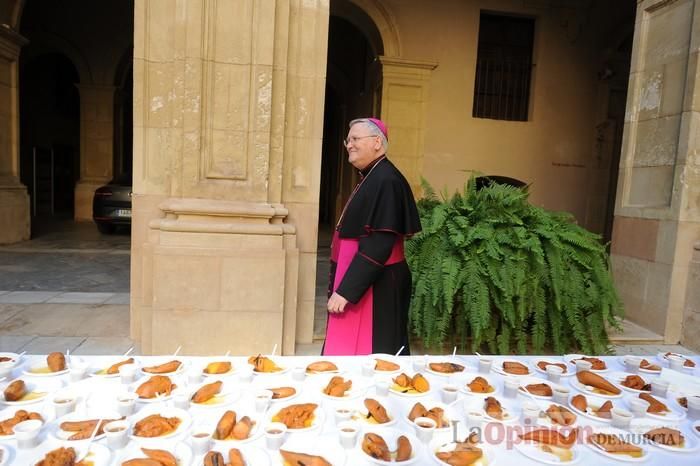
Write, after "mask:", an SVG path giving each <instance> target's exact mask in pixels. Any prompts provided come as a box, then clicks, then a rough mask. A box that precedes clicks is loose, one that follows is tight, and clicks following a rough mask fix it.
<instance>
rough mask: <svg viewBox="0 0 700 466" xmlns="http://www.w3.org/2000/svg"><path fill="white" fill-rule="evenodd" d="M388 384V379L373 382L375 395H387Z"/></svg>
mask: <svg viewBox="0 0 700 466" xmlns="http://www.w3.org/2000/svg"><path fill="white" fill-rule="evenodd" d="M389 386H390V384H389V381H388V380H386V379H380V380H377V383H375V384H374V391H375V392H376V393H377V396H387V395H388V394H389Z"/></svg>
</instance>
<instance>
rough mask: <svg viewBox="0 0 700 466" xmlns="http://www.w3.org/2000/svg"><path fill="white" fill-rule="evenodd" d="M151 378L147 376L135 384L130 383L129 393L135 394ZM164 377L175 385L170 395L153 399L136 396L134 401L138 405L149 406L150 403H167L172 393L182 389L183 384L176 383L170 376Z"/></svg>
mask: <svg viewBox="0 0 700 466" xmlns="http://www.w3.org/2000/svg"><path fill="white" fill-rule="evenodd" d="M158 375H160V374H158ZM151 377H153V375H147V376H144V377H141V378H140V379H139V380H137V381H136V382H134V383H132V384H131V385H129V388H128V391H129V393H133V394H136V390H137V389H138V388H139V387H140V386H141V385H142V384H144V383H146V382H147V381H148V380H149V379H150V378H151ZM166 377H170V381H171V382H172V383H174V384H175V385H176V387H175V388H173V389H172V390H170V394H169V395H162V396H158V397H155V398H141V397H139V396H138V395H137V398H136V401H137V402H139V403H146V404H150V403H161V402H163V401H168V400H169V399H171V398H172V397H173V392H174V391H175V390H176V389H177V388H180V387H182V385H183V384H181V383H179V382H178V381H176V380H175V379H174V378H173V377H171V376H169V375H166Z"/></svg>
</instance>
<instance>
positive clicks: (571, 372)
mask: <svg viewBox="0 0 700 466" xmlns="http://www.w3.org/2000/svg"><path fill="white" fill-rule="evenodd" d="M540 362H546V363H549V364H564V366H566V372H564V373H563V374H562V375H561V376H562V377H570V376H572V375H574V374H575V373H576V368H575V367H574V368H573V369H572V368H571V364H567V363H566V361H564V359H554V358H537V359H535V360H534V361H532V367H533V369H535V370H536V371H537V372H539V373H540V374H547V371H546V370H542V369H540V366H538V365H537V364H539V363H540ZM545 367H547V366H545Z"/></svg>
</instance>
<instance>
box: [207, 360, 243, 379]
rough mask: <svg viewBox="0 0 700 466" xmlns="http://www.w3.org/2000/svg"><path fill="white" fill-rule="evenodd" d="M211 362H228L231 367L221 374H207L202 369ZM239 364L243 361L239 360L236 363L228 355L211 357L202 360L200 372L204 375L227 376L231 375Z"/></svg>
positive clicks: (236, 370)
mask: <svg viewBox="0 0 700 466" xmlns="http://www.w3.org/2000/svg"><path fill="white" fill-rule="evenodd" d="M213 362H230V363H231V369H229V371H228V372H223V373H221V374H209V373H207V372H204V369H206V368H207V366H208V365H209V364H211V363H213ZM241 364H243V363H241V362H240V361H239V362H238V363H236V361H234V360H233V358H231V357H228V356H227V357H223V356H222V357H220V358H211V359H207V360H206V361H204V363H203V364H202V368H201V370H200V372H201V373H202V375H203V376H204V377H228V376H230V375H233V374H235V373H236V372H238V366H239V365H241Z"/></svg>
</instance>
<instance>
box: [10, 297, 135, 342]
mask: <svg viewBox="0 0 700 466" xmlns="http://www.w3.org/2000/svg"><path fill="white" fill-rule="evenodd" d="M0 329H2V334H5V335H41V336H48V335H52V336H57V337H69V336H76V337H77V336H81V337H90V336H102V337H108V336H110V337H115V336H116V337H122V336H127V335H128V334H129V306H125V305H105V304H100V305H92V304H36V305H33V306H27V308H26V309H24V310H23V311H22V312H19V313H17V314H15V315H14V316H12V317H10V318H8V319H6V320H5V321H3V322H2V323H0Z"/></svg>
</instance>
